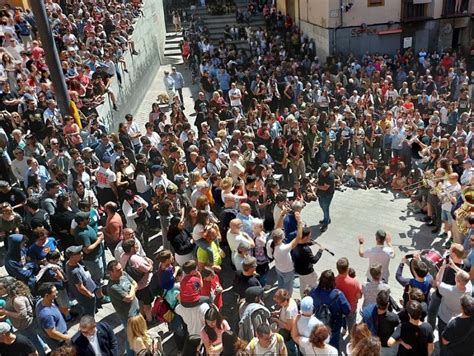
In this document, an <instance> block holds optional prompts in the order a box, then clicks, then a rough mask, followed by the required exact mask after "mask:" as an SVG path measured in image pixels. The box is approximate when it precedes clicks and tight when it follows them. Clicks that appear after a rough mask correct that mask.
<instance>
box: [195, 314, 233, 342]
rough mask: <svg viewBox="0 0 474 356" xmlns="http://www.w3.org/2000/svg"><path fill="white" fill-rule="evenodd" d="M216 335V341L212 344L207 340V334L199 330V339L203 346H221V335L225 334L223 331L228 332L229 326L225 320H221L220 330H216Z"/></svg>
mask: <svg viewBox="0 0 474 356" xmlns="http://www.w3.org/2000/svg"><path fill="white" fill-rule="evenodd" d="M215 330H216V335H217V339H216V341H214V342H211V340H209V336H207V333H206V332H205V331H204V328H202V330H201V339H202V342H203V343H204V344H209V343H210V344H211V345H219V344H222V334H223V333H224V332H225V331H229V330H230V326H229V324H228V323H227V321H225V320H222V328H221V329H218V328H216V329H215Z"/></svg>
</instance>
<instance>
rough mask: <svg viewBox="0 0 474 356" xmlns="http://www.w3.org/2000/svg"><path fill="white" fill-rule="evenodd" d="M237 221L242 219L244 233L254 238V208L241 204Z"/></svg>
mask: <svg viewBox="0 0 474 356" xmlns="http://www.w3.org/2000/svg"><path fill="white" fill-rule="evenodd" d="M237 219H240V220H241V221H242V223H243V226H242V231H243V232H245V233H247V234H248V235H249V236H250V237H252V238H253V229H252V221H253V219H255V218H254V217H253V216H252V208H251V206H250V204H248V203H242V204H240V211H239V213H238V214H237Z"/></svg>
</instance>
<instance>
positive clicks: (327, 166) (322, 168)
mask: <svg viewBox="0 0 474 356" xmlns="http://www.w3.org/2000/svg"><path fill="white" fill-rule="evenodd" d="M329 169H330V167H329V164H327V163H323V164H322V165H321V170H322V171H323V172H326V171H328V170H329Z"/></svg>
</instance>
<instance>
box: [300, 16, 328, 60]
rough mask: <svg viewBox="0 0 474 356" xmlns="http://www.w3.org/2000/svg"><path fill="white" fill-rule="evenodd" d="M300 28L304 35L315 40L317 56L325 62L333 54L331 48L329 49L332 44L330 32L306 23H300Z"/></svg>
mask: <svg viewBox="0 0 474 356" xmlns="http://www.w3.org/2000/svg"><path fill="white" fill-rule="evenodd" d="M300 27H301V30H302V31H303V32H304V33H306V34H308V36H309V37H310V38H313V39H314V42H315V43H316V55H317V56H318V57H319V58H320V59H321V61H323V62H325V61H326V57H327V56H329V53H331V48H330V47H329V46H330V42H331V41H330V38H329V36H330V30H328V29H326V28H323V27H320V26H317V25H313V24H311V23H309V22H306V21H300Z"/></svg>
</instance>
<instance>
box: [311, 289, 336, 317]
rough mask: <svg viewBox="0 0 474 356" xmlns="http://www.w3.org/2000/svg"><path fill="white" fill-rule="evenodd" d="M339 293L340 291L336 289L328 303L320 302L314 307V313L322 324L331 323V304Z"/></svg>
mask: <svg viewBox="0 0 474 356" xmlns="http://www.w3.org/2000/svg"><path fill="white" fill-rule="evenodd" d="M339 294H341V292H339V291H337V294H336V296H335V297H334V298H333V299H331V302H330V303H329V304H321V305H320V306H319V307H317V308H316V312H315V313H314V314H315V315H316V317H317V318H318V319H319V320H320V321H321V322H322V323H323V324H324V325H331V322H332V321H333V315H332V313H331V306H332V305H333V304H334V303H335V302H336V301H337V299H338V298H339Z"/></svg>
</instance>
